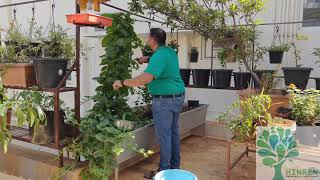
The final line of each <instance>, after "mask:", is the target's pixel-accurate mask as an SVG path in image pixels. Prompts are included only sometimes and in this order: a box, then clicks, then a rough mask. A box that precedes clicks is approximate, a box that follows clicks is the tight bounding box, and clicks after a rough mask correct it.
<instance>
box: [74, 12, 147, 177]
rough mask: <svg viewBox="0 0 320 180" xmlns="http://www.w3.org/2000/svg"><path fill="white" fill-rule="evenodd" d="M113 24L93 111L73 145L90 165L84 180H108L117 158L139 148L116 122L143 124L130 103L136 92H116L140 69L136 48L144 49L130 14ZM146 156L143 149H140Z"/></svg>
mask: <svg viewBox="0 0 320 180" xmlns="http://www.w3.org/2000/svg"><path fill="white" fill-rule="evenodd" d="M112 18H113V25H112V27H109V28H107V35H106V36H105V37H104V38H103V40H102V46H103V47H104V49H105V54H104V55H103V56H102V61H101V63H100V65H101V73H100V75H99V77H98V78H97V79H96V80H97V81H98V83H99V86H98V87H97V88H96V95H95V96H93V97H92V99H93V101H94V102H95V104H94V106H93V108H92V109H91V110H90V111H89V112H88V115H87V116H86V117H85V118H82V119H81V123H80V124H79V127H80V132H81V136H80V137H79V138H78V139H77V140H76V142H75V143H74V144H73V145H72V146H70V150H71V151H73V152H74V154H77V155H78V156H77V158H76V159H79V158H80V157H84V159H85V160H88V161H89V166H88V167H87V168H85V169H84V170H83V171H82V177H83V178H84V179H95V180H100V179H101V180H104V179H105V180H107V179H109V177H110V175H111V174H112V173H113V171H114V168H115V166H116V159H117V157H118V156H119V155H120V154H121V153H122V152H123V151H124V150H125V149H126V148H133V149H136V147H135V145H132V144H131V143H130V140H132V138H133V133H132V131H126V130H122V129H119V128H117V126H115V121H116V120H119V119H122V118H124V117H125V119H126V120H128V121H134V122H137V121H141V119H142V118H141V117H140V115H139V114H138V113H136V112H135V111H134V110H133V109H132V108H130V107H129V105H128V104H127V100H128V95H129V93H134V89H132V88H128V87H124V88H121V89H120V90H119V91H114V90H113V87H112V84H113V82H114V81H115V80H119V79H120V80H121V79H122V80H123V79H128V78H131V72H132V70H133V69H136V68H138V64H137V61H136V59H134V58H133V49H135V48H138V47H141V46H142V43H141V40H140V39H139V38H138V37H137V35H136V34H135V32H134V29H133V26H132V25H133V23H134V21H133V20H132V19H131V18H130V16H129V15H128V14H116V15H113V17H112ZM139 152H141V153H143V154H144V155H146V154H148V153H151V152H147V153H145V151H144V150H139Z"/></svg>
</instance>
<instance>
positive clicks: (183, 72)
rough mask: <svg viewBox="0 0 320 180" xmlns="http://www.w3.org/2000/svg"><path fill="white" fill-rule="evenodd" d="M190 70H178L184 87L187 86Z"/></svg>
mask: <svg viewBox="0 0 320 180" xmlns="http://www.w3.org/2000/svg"><path fill="white" fill-rule="evenodd" d="M190 73H191V69H180V75H181V78H182V80H183V82H184V85H185V86H189V82H190Z"/></svg>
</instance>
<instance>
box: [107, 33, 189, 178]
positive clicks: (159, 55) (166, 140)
mask: <svg viewBox="0 0 320 180" xmlns="http://www.w3.org/2000/svg"><path fill="white" fill-rule="evenodd" d="M147 43H148V45H149V46H150V47H151V49H152V50H153V51H154V53H153V55H152V56H151V57H142V58H141V59H140V61H139V62H140V63H149V64H148V67H147V69H146V70H145V71H144V73H143V74H141V75H140V76H138V77H135V78H133V79H126V80H124V81H120V80H117V81H115V82H114V84H113V88H114V89H115V90H117V89H119V88H121V87H123V86H129V87H133V86H143V85H147V86H148V89H149V91H150V93H151V95H152V97H153V99H152V114H153V120H154V127H155V131H156V134H157V138H158V141H159V143H160V163H159V168H158V169H157V170H156V171H150V172H147V173H146V174H145V176H144V177H145V178H148V179H152V178H153V177H154V175H155V174H156V173H157V172H159V171H161V170H166V169H179V168H180V137H179V114H180V112H181V109H182V105H183V102H184V93H185V88H184V83H183V81H182V79H181V75H180V70H179V61H178V56H177V54H176V52H175V51H174V50H173V49H171V48H169V47H167V46H165V44H166V33H165V31H163V30H162V29H160V28H152V29H151V30H150V33H149V36H148V38H147Z"/></svg>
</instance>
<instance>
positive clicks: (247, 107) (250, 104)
mask: <svg viewBox="0 0 320 180" xmlns="http://www.w3.org/2000/svg"><path fill="white" fill-rule="evenodd" d="M270 105H271V98H270V96H269V95H265V94H263V92H262V93H261V94H257V95H256V94H254V95H251V96H250V97H247V99H246V100H240V101H236V102H234V103H233V104H232V105H231V106H230V107H229V108H228V110H227V111H226V112H225V113H223V114H222V115H221V116H220V117H219V120H222V121H225V122H227V124H228V127H229V128H230V129H231V131H232V132H233V133H234V140H235V141H237V142H244V141H246V140H251V139H253V138H254V137H255V131H256V126H259V125H264V124H267V123H268V122H269V121H271V115H270V114H269V113H268V112H267V110H268V109H269V108H270ZM239 108H240V113H237V112H235V111H237V110H239Z"/></svg>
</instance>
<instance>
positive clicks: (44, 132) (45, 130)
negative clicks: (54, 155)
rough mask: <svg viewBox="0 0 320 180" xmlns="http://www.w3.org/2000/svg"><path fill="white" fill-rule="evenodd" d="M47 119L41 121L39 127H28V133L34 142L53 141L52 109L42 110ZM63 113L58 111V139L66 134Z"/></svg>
mask: <svg viewBox="0 0 320 180" xmlns="http://www.w3.org/2000/svg"><path fill="white" fill-rule="evenodd" d="M44 113H45V114H46V118H47V121H46V122H41V124H40V126H39V127H38V128H39V129H34V127H29V134H30V136H31V137H32V141H33V143H35V144H48V143H51V142H53V141H54V132H55V131H54V130H55V128H54V111H44ZM64 119H65V113H64V112H63V111H60V129H59V131H60V139H63V138H64V137H65V135H66V132H65V129H66V124H65V123H64Z"/></svg>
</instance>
